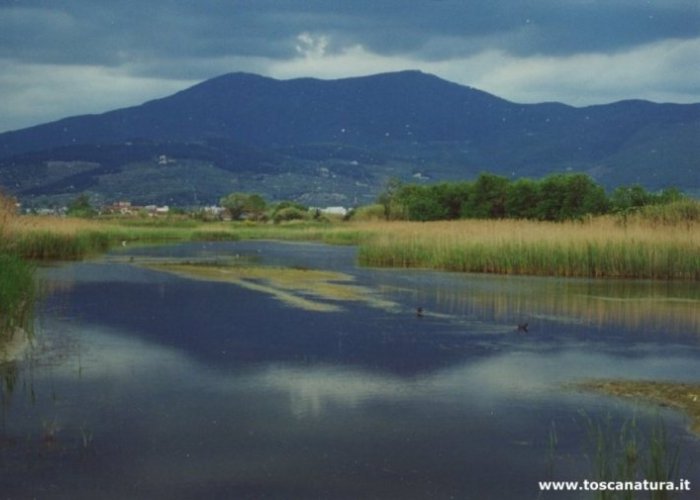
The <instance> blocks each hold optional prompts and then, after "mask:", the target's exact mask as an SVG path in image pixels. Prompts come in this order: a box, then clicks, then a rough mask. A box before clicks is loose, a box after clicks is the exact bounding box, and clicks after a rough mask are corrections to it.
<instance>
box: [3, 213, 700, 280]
mask: <svg viewBox="0 0 700 500" xmlns="http://www.w3.org/2000/svg"><path fill="white" fill-rule="evenodd" d="M9 231H10V233H11V237H9V238H3V240H4V241H7V242H6V243H5V244H4V246H5V247H6V248H9V249H10V250H12V251H13V252H14V253H17V254H19V255H20V256H24V257H27V258H33V259H58V260H60V259H80V258H83V257H85V256H86V255H90V254H94V253H99V252H103V251H105V250H106V249H108V248H109V247H110V246H111V245H115V244H120V243H122V242H127V243H128V242H176V241H191V240H219V241H226V240H239V239H274V240H283V241H318V242H323V243H330V244H346V245H347V244H352V245H358V246H359V251H358V256H359V262H360V264H362V265H367V266H377V267H400V268H430V269H438V270H447V271H458V272H475V273H497V274H521V275H545V276H577V277H594V278H643V279H662V280H665V279H683V280H695V281H697V280H700V231H698V223H697V222H695V221H692V220H690V221H689V220H684V221H683V222H682V223H662V224H660V223H658V220H650V219H648V218H643V217H635V218H626V219H624V220H621V219H619V218H614V217H599V218H594V219H590V220H586V221H583V222H581V221H577V222H574V221H572V222H538V221H522V220H517V221H516V220H460V221H442V222H428V223H421V222H400V221H390V222H387V221H364V222H344V223H312V222H290V223H287V224H274V225H273V224H258V223H250V222H237V223H223V222H210V223H205V222H196V223H192V222H188V223H186V224H185V223H177V224H173V225H168V224H167V223H165V222H163V221H162V220H157V221H155V222H149V221H141V222H139V223H138V224H136V223H133V222H126V223H123V222H120V221H114V220H103V221H99V220H98V221H96V220H82V219H71V218H65V219H58V218H54V217H48V218H41V217H17V218H15V219H14V220H13V221H12V222H11V223H10V224H9Z"/></svg>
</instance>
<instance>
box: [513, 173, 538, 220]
mask: <svg viewBox="0 0 700 500" xmlns="http://www.w3.org/2000/svg"><path fill="white" fill-rule="evenodd" d="M539 200H540V188H539V184H538V183H537V182H535V181H533V180H531V179H518V180H517V181H515V182H512V183H511V184H510V185H509V186H508V191H507V193H506V215H507V216H508V217H511V218H514V219H536V218H537V204H538V202H539Z"/></svg>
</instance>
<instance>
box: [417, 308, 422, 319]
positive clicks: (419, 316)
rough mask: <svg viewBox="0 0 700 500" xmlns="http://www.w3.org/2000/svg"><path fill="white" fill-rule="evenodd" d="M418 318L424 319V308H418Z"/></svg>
mask: <svg viewBox="0 0 700 500" xmlns="http://www.w3.org/2000/svg"><path fill="white" fill-rule="evenodd" d="M416 316H417V317H418V318H422V317H423V308H422V307H416Z"/></svg>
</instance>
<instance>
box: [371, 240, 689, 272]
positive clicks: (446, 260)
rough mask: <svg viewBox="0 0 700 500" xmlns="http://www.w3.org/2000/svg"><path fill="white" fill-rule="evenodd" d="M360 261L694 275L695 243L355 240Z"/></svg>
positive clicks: (486, 268) (450, 268)
mask: <svg viewBox="0 0 700 500" xmlns="http://www.w3.org/2000/svg"><path fill="white" fill-rule="evenodd" d="M358 258H359V261H360V263H361V264H363V265H367V266H376V267H404V268H431V269H440V270H447V271H459V272H473V273H496V274H530V275H544V276H577V277H596V278H646V279H688V280H700V248H699V247H697V246H694V245H692V244H684V243H679V242H635V241H629V242H599V241H594V242H588V243H575V244H574V243H563V242H544V243H541V242H516V243H509V242H499V241H494V242H493V243H488V242H474V243H466V242H463V241H462V242H459V243H456V244H453V245H438V244H433V243H430V242H426V241H410V240H406V239H393V240H392V239H385V240H369V241H365V242H364V243H362V244H361V245H360V248H359V252H358Z"/></svg>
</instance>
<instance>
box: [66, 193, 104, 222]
mask: <svg viewBox="0 0 700 500" xmlns="http://www.w3.org/2000/svg"><path fill="white" fill-rule="evenodd" d="M66 213H67V214H68V215H70V216H71V217H94V216H95V214H96V213H97V211H96V210H95V209H94V208H93V206H92V205H91V204H90V197H89V196H88V195H87V194H85V193H83V194H81V195H80V196H78V197H77V198H75V199H74V200H73V201H71V202H70V203H69V204H68V211H67V212H66Z"/></svg>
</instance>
